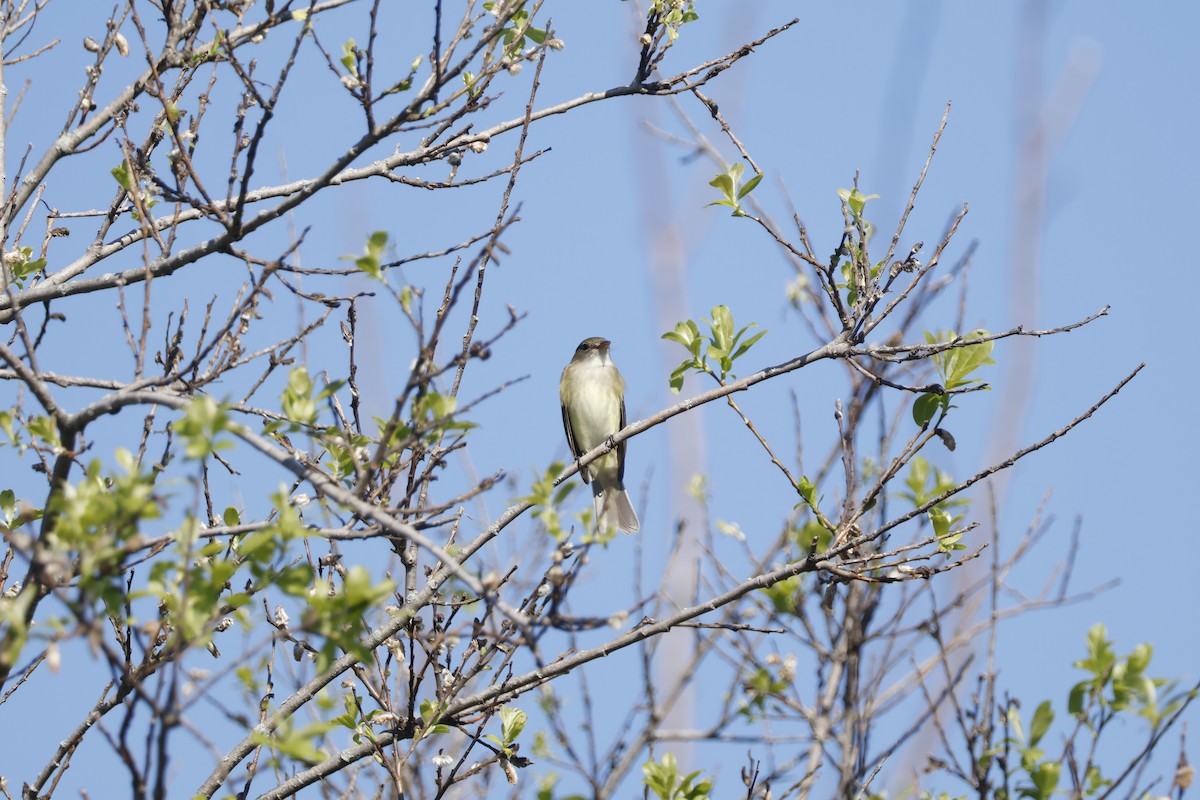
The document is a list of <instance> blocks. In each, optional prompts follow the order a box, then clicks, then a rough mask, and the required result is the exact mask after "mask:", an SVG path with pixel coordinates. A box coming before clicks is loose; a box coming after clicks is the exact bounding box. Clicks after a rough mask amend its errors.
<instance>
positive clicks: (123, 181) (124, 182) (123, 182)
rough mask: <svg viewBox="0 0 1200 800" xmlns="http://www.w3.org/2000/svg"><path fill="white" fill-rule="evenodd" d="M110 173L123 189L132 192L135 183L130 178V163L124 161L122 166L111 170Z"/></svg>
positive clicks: (119, 165)
mask: <svg viewBox="0 0 1200 800" xmlns="http://www.w3.org/2000/svg"><path fill="white" fill-rule="evenodd" d="M109 172H111V173H112V176H113V178H115V179H116V181H117V183H118V184H120V186H121V188H122V189H124V190H125V191H127V192H128V191H131V190H132V188H133V181H132V180H130V178H129V164H128V162H125V161H122V162H121V163H120V164H118V165H117V166H115V167H113V168H112V169H111V170H109Z"/></svg>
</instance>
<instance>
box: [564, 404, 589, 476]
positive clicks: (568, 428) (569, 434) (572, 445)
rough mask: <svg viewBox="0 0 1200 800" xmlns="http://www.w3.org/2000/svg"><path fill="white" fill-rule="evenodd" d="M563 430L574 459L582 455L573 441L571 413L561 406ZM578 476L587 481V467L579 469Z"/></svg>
mask: <svg viewBox="0 0 1200 800" xmlns="http://www.w3.org/2000/svg"><path fill="white" fill-rule="evenodd" d="M562 417H563V430H564V431H566V432H567V447H569V448H571V455H572V457H574V458H575V460H576V461H578V460H579V457H580V456H581V455H583V453H582V452H580V450H579V445H578V444H577V443H576V442H575V433H574V431H572V430H571V415H570V414H568V413H567V407H566V406H565V405H564V406H562ZM579 477H581V478H583V482H584V483H588V482H589V481H590V480H591V477H590V476H589V475H588V471H587V467H584V468H583V469H581V470H579Z"/></svg>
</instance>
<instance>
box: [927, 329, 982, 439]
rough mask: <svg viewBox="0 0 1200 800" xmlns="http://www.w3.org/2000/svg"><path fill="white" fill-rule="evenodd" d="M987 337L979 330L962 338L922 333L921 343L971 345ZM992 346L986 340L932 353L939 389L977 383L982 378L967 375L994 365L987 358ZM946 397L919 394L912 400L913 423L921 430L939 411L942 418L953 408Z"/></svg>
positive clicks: (943, 395) (947, 396)
mask: <svg viewBox="0 0 1200 800" xmlns="http://www.w3.org/2000/svg"><path fill="white" fill-rule="evenodd" d="M987 335H988V332H987V331H985V330H983V329H982V328H980V329H978V330H974V331H971V332H970V333H968V334H966V335H965V336H962V337H959V336H958V335H956V334H955V333H953V332H950V331H947V332H943V333H941V334H933V333H930V332H929V331H926V332H925V341H926V342H927V343H928V344H941V343H943V342H952V341H955V340H957V339H959V338H961V339H962V341H965V342H971V341H974V340H976V339H982V338H984V337H986V336H987ZM993 344H994V342H992V341H990V340H989V341H986V342H978V343H976V344H964V345H963V346H961V347H954V348H951V349H949V350H943V351H942V352H940V353H935V354H934V355H933V363H934V365H935V366H936V367H937V371H938V376H939V377H940V378H941V381H940V383H941V385H942V387H943V388H944V389H946V390H947V391H949V390H952V389H959V388H961V387H963V386H969V385H971V384H975V383H980V382H981V381H982V378H970V377H968V376H969V375H970V374H971V373H973V372H974V371H975V370H977V369H979V368H980V367H982V366H984V365H986V364H995V363H996V362H995V360H993V359H992V357H991V356H992V345H993ZM950 397H951V396H950V394H935V393H933V392H926V393H925V394H922V395H921V396H920V397H918V398H917V399H916V400H915V401H913V409H912V413H913V421H914V422H916V423H917V424H918V425H920V426H921V427H922V428H924V427H925V426H926V425H928V424H929V422H930V420H932V419H933V417H934V415H935V414H937V413H938V412H939V411H940V412H941V413H942V415H945V414H946V413H948V412H949V411H950V409H952V408H954V405H953V404H951V402H950Z"/></svg>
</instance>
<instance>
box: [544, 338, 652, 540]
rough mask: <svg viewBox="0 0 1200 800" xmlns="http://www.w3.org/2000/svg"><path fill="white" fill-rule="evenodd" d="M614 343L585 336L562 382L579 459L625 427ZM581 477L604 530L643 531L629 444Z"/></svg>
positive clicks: (566, 416)
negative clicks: (630, 487) (628, 466)
mask: <svg viewBox="0 0 1200 800" xmlns="http://www.w3.org/2000/svg"><path fill="white" fill-rule="evenodd" d="M611 345H612V342H610V341H609V340H608V339H605V338H603V337H600V336H592V337H590V338H587V339H584V340H583V341H582V342H580V343H579V347H577V348H575V355H574V356H573V357H572V358H571V363H570V364H567V366H566V368H564V369H563V372H562V380H561V381H559V384H558V396H559V400H560V401H561V402H562V418H563V428H564V429H565V430H566V432H567V445H568V446H569V447H570V448H571V454H572V455H573V456H574V457H575V460H576V461H578V460H579V458H580V457H581V456H583V455H584V454H585V453H587V452H589V451H591V450H594V449H595V448H597V447H599V446H600V445H602V444H604V442H606V441H608V440H609V439H611V438H612V436H613V434H615V433H616V432H617V431H619V430H621V429H622V428H624V427H625V381H624V380H623V379H622V378H621V373H620V372H618V371H617V367H616V365H615V364H613V362H612V358H611V357H610V356H609V352H608V351H609V347H610V346H611ZM579 476H580V477H581V478H583V482H584V483H585V484H590V485H591V487H592V502H593V504H594V506H595V509H596V525H597V527H598V528H599V529H600V530H601V531H606V530H611V529H613V528H620V529H621V530H623V531H625V532H626V533H637V532H638V530H639V529H640V528H641V525H640V524H639V523H638V517H637V512H635V511H634V510H633V503H631V502H630V500H629V494H628V493H627V492H626V491H625V484H624V478H625V442H620V443H619V444H617V446H616V447H614V448H613V449H611V450H609V451H608V452H607V453H605V454H604V455H602V456H600V457H599V458H597V459H596V460H594V461H592V462H591V463H590V464H588V465H587V466H586V467H580V469H579Z"/></svg>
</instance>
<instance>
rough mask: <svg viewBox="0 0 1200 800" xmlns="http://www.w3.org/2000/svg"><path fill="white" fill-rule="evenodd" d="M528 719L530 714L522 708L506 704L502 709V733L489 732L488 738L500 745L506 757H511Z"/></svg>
mask: <svg viewBox="0 0 1200 800" xmlns="http://www.w3.org/2000/svg"><path fill="white" fill-rule="evenodd" d="M528 721H529V715H528V714H526V713H525V712H524V711H522V710H521V709H519V708H514V707H512V706H505V707H504V708H502V709H500V735H499V736H496V735H494V734H491V733H489V734H488V735H487V738H488V739H490V740H491V741H493V742H495V743H496V744H497V745H499V746H500V752H501V753H502V754H503V755H504V756H505V757H506V758H511V757H512V755H513V753H514V748H513V745H514V744H516V743H517V737H519V736H520V735H521V731H523V730H525V723H526V722H528Z"/></svg>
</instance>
